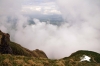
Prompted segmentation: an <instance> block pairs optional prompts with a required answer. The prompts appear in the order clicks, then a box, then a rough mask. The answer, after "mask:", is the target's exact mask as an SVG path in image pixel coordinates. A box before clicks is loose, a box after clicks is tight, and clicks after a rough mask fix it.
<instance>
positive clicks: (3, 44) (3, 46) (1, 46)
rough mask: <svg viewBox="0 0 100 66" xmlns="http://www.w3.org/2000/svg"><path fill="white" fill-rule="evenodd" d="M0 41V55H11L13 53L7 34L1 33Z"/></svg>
mask: <svg viewBox="0 0 100 66" xmlns="http://www.w3.org/2000/svg"><path fill="white" fill-rule="evenodd" d="M0 38H1V41H0V53H2V54H12V53H13V51H12V49H11V47H10V45H9V41H10V35H9V34H8V33H7V34H5V33H2V34H1V36H0Z"/></svg>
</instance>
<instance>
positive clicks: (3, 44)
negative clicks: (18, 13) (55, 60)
mask: <svg viewBox="0 0 100 66" xmlns="http://www.w3.org/2000/svg"><path fill="white" fill-rule="evenodd" d="M19 38H20V37H19ZM0 53H1V54H13V55H23V56H30V57H31V56H33V57H38V58H39V57H42V58H48V57H47V56H46V54H45V53H44V52H43V51H42V50H39V49H36V50H33V51H31V50H29V49H27V48H24V47H22V46H21V45H20V44H17V43H15V42H12V41H10V35H9V34H8V33H3V32H2V31H1V30H0Z"/></svg>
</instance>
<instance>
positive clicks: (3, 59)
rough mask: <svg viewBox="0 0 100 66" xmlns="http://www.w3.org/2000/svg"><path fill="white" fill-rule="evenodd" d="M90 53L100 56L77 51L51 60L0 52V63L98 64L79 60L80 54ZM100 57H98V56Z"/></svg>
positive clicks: (44, 65)
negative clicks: (65, 56)
mask: <svg viewBox="0 0 100 66" xmlns="http://www.w3.org/2000/svg"><path fill="white" fill-rule="evenodd" d="M84 54H85V55H87V54H89V55H91V56H92V57H94V58H95V57H98V58H99V57H100V54H98V53H96V52H92V51H77V52H75V53H72V54H71V55H70V56H69V57H67V58H63V59H58V60H51V59H47V58H41V57H40V58H36V57H28V56H20V55H10V54H0V65H2V66H100V63H99V62H97V63H96V62H86V61H84V62H79V60H76V59H79V57H81V56H82V55H84ZM99 59H100V58H99Z"/></svg>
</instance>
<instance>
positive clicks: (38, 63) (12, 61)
mask: <svg viewBox="0 0 100 66" xmlns="http://www.w3.org/2000/svg"><path fill="white" fill-rule="evenodd" d="M66 52H67V51H66ZM83 55H87V56H89V57H90V58H91V59H90V62H89V61H82V62H81V61H80V60H81V57H82V56H83ZM0 66H100V54H99V53H97V52H93V51H88V50H79V51H76V52H74V53H72V54H71V55H70V56H69V57H65V58H62V59H55V60H52V59H48V57H47V56H46V54H45V53H44V52H43V51H42V50H39V49H36V50H33V51H31V50H29V49H27V48H24V47H22V46H21V45H20V44H17V43H15V42H12V41H10V35H9V34H8V33H3V32H2V31H0Z"/></svg>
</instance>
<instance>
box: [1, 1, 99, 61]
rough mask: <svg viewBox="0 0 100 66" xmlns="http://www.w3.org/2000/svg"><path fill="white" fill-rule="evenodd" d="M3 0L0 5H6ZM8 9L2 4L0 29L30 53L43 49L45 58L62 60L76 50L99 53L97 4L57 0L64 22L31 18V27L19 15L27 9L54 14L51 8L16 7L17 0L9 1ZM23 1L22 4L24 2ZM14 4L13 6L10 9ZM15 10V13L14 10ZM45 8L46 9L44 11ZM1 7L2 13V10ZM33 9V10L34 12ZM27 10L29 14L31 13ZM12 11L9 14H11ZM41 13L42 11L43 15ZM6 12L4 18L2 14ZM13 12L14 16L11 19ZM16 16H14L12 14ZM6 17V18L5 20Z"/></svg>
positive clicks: (21, 15)
mask: <svg viewBox="0 0 100 66" xmlns="http://www.w3.org/2000/svg"><path fill="white" fill-rule="evenodd" d="M6 2H7V1H4V0H3V2H2V1H1V2H0V3H6ZM9 2H10V3H8V5H11V6H12V7H11V8H12V10H10V9H9V8H10V7H9V8H8V7H6V6H4V5H3V4H2V5H1V6H2V9H1V11H2V12H3V13H2V12H0V29H1V30H2V31H4V32H8V33H10V35H11V40H12V41H15V42H17V43H19V44H21V45H22V46H24V47H26V48H28V49H30V50H34V49H37V48H38V49H41V50H43V51H44V52H45V53H46V54H47V56H48V57H49V58H53V59H55V58H63V57H66V56H69V55H70V54H71V53H73V52H75V51H77V50H91V51H96V52H99V53H100V47H99V46H100V35H99V34H100V27H99V25H100V24H99V23H100V22H99V21H100V19H99V17H100V11H99V10H100V8H99V3H98V2H93V1H90V0H88V1H87V0H81V1H80V0H75V1H74V0H63V1H61V0H57V1H56V3H57V5H58V7H59V8H60V11H61V15H62V16H63V17H64V19H65V22H64V23H62V24H61V25H60V26H57V25H53V24H50V23H46V22H41V21H39V19H36V18H34V19H33V21H34V23H35V24H31V25H30V24H29V22H28V20H29V17H26V16H23V14H22V13H21V12H20V11H21V10H22V9H20V8H21V7H23V8H24V9H23V10H25V9H26V10H27V14H30V13H29V12H28V10H29V9H31V10H33V11H35V10H36V11H39V10H40V11H42V7H45V8H44V11H45V9H47V10H51V11H52V10H53V9H54V11H55V7H54V8H53V6H54V5H53V6H51V7H50V6H47V7H46V6H39V7H38V6H32V5H30V6H27V5H26V6H25V7H24V5H23V6H22V4H20V5H18V6H17V3H19V2H17V0H15V1H13V2H12V1H10V0H9ZM24 2H26V1H25V0H24ZM13 3H16V6H13V5H15V4H13ZM16 7H18V8H17V10H15V8H16ZM48 7H49V9H48ZM3 8H6V10H4V11H3ZM35 8H36V9H35ZM31 10H30V11H31ZM11 11H12V14H11ZM44 11H43V12H44ZM5 13H6V15H4V14H5ZM13 13H14V14H15V15H14V16H11V15H13ZM16 13H17V14H16ZM1 15H2V16H1ZM8 15H9V17H8Z"/></svg>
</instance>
